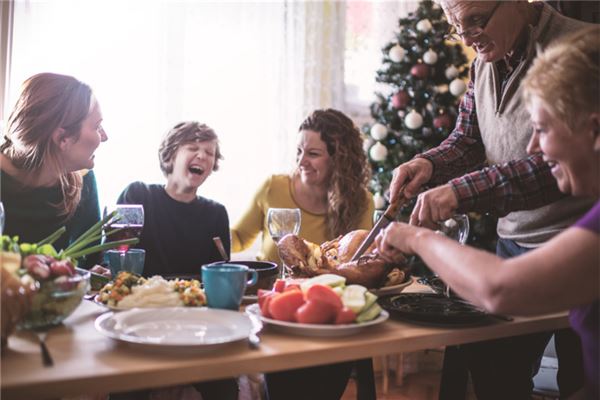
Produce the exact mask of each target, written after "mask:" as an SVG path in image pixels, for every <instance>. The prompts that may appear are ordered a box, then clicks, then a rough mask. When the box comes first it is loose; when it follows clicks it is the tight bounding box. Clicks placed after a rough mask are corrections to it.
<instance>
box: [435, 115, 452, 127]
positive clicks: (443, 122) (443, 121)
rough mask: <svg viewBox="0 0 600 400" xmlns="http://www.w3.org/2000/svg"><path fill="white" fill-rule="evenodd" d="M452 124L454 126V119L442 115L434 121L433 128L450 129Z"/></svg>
mask: <svg viewBox="0 0 600 400" xmlns="http://www.w3.org/2000/svg"><path fill="white" fill-rule="evenodd" d="M450 124H452V118H450V116H449V115H448V114H441V115H438V116H437V117H435V118H434V119H433V126H434V127H435V128H436V129H440V128H442V129H448V128H450Z"/></svg>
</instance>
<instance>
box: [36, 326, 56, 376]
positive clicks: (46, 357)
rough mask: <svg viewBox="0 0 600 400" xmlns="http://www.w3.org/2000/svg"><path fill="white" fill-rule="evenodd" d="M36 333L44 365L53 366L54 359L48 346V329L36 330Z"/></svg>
mask: <svg viewBox="0 0 600 400" xmlns="http://www.w3.org/2000/svg"><path fill="white" fill-rule="evenodd" d="M36 335H37V337H38V340H39V342H40V350H41V352H42V364H44V367H51V366H53V365H54V361H53V360H52V357H51V356H50V352H49V351H48V347H46V336H48V332H47V331H36Z"/></svg>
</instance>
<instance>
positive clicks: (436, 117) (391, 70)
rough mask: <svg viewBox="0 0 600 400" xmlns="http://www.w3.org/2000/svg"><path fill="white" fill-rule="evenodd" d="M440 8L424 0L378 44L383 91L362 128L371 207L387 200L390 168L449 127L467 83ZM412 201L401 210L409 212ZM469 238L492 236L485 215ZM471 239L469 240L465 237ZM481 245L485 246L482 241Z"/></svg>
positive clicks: (432, 143)
mask: <svg viewBox="0 0 600 400" xmlns="http://www.w3.org/2000/svg"><path fill="white" fill-rule="evenodd" d="M449 27H450V26H449V24H448V22H447V21H446V19H445V16H444V13H443V10H442V9H441V8H440V6H439V5H437V4H436V3H434V2H433V1H430V0H423V1H421V2H420V3H419V6H418V8H417V10H416V11H414V12H412V13H410V14H409V15H408V16H407V17H406V18H401V19H400V20H399V31H398V32H397V33H396V34H395V39H394V40H393V41H392V42H390V43H388V44H387V45H386V46H385V47H383V49H382V52H383V65H382V66H381V68H380V69H379V70H378V71H377V76H376V80H377V82H379V83H381V84H383V85H385V86H384V87H385V92H379V93H376V96H377V99H376V101H375V102H374V103H373V104H372V105H371V116H372V117H373V119H374V122H373V123H372V124H370V125H367V126H365V127H364V128H363V132H364V133H365V134H366V135H367V140H366V142H365V146H366V150H367V151H368V155H369V159H370V163H371V167H372V179H371V190H372V192H373V194H374V199H375V207H376V208H377V209H383V208H385V207H386V205H387V200H388V199H389V185H390V182H391V180H392V173H393V170H394V168H396V167H397V166H398V165H400V164H402V163H405V162H407V161H409V160H411V159H412V158H413V157H414V156H415V155H416V154H419V153H422V152H424V151H427V150H428V149H431V148H432V147H436V146H438V145H439V144H440V143H441V142H442V141H443V140H444V139H445V138H446V137H448V134H449V133H450V132H451V131H452V129H453V128H454V125H455V121H456V116H457V114H458V105H459V103H460V99H461V97H462V95H463V94H464V92H465V91H466V89H467V87H466V84H465V81H464V79H465V78H466V77H467V75H468V73H469V71H468V65H467V57H466V56H465V54H464V52H463V48H462V46H461V45H460V44H458V43H449V42H448V41H447V40H446V39H445V35H446V33H447V32H448V30H449ZM413 205H414V202H413V204H408V205H407V206H405V207H404V208H403V209H402V213H403V214H404V215H408V214H410V212H411V211H412V208H413ZM470 219H471V221H472V223H471V225H472V226H471V236H473V235H478V237H477V238H473V237H472V239H475V240H474V241H475V242H477V241H479V240H482V239H484V237H485V241H486V242H487V241H489V240H490V236H491V240H494V236H495V233H494V229H493V228H492V232H491V233H490V229H489V227H488V225H489V224H490V223H491V224H493V223H494V221H493V220H492V221H490V218H489V217H487V216H486V217H485V218H483V217H482V216H480V215H472V218H470ZM470 241H471V242H473V240H470ZM482 247H488V246H487V245H485V244H484V245H483V246H482Z"/></svg>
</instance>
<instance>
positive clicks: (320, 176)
mask: <svg viewBox="0 0 600 400" xmlns="http://www.w3.org/2000/svg"><path fill="white" fill-rule="evenodd" d="M296 163H297V168H298V171H299V172H300V180H301V181H302V183H304V184H308V185H317V186H325V185H328V184H329V179H330V178H331V173H332V171H331V169H332V160H331V156H330V155H329V152H328V151H327V145H326V144H325V142H324V141H323V140H321V134H320V133H319V132H315V131H311V130H302V131H300V134H299V139H298V148H297V154H296Z"/></svg>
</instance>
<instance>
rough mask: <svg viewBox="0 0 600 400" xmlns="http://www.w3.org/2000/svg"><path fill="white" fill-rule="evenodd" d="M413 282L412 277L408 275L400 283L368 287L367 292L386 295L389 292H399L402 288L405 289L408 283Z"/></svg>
mask: <svg viewBox="0 0 600 400" xmlns="http://www.w3.org/2000/svg"><path fill="white" fill-rule="evenodd" d="M411 283H413V279H412V277H410V276H409V277H408V279H407V280H405V281H404V282H402V283H399V284H397V285H392V286H383V287H380V288H374V289H369V292H371V293H373V294H374V295H375V296H378V297H379V296H388V295H390V294H400V293H402V291H403V290H404V289H406V288H407V287H408V286H410V284H411Z"/></svg>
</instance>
